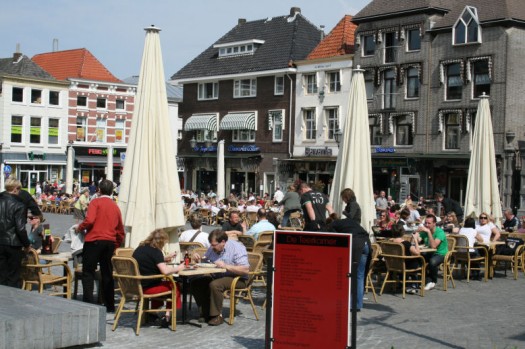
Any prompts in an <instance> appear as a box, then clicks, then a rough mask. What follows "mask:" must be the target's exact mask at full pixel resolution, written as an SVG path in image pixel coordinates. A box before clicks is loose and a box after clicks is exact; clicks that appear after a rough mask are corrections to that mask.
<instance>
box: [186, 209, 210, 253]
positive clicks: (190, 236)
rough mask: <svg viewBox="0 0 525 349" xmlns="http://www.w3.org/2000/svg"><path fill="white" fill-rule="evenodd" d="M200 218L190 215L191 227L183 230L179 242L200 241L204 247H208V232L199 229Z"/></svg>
mask: <svg viewBox="0 0 525 349" xmlns="http://www.w3.org/2000/svg"><path fill="white" fill-rule="evenodd" d="M201 224H202V223H201V220H200V219H199V216H198V215H196V214H194V215H192V216H191V217H190V225H191V227H192V229H189V230H186V231H183V232H182V234H181V235H180V237H179V242H200V243H201V244H202V245H203V246H204V247H206V248H209V247H210V242H209V241H208V233H206V232H204V231H201Z"/></svg>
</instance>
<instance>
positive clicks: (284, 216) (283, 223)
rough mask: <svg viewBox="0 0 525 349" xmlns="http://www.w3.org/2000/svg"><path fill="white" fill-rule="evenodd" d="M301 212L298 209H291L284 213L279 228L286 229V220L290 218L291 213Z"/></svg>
mask: <svg viewBox="0 0 525 349" xmlns="http://www.w3.org/2000/svg"><path fill="white" fill-rule="evenodd" d="M299 211H301V210H299V209H292V210H288V211H286V212H284V215H283V220H282V221H281V227H287V226H288V219H289V218H290V214H291V213H293V212H299Z"/></svg>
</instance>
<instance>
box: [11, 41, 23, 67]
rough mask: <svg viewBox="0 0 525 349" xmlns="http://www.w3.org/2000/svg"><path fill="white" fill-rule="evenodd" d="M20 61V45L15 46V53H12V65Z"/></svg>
mask: <svg viewBox="0 0 525 349" xmlns="http://www.w3.org/2000/svg"><path fill="white" fill-rule="evenodd" d="M20 59H22V53H21V52H20V43H17V44H16V52H15V53H13V63H18V62H19V61H20Z"/></svg>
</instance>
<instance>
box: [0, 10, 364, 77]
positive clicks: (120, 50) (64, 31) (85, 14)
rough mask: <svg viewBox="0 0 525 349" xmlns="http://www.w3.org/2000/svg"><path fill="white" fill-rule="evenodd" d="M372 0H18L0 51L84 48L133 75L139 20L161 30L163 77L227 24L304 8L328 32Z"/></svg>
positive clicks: (2, 21) (5, 15) (0, 28)
mask: <svg viewBox="0 0 525 349" xmlns="http://www.w3.org/2000/svg"><path fill="white" fill-rule="evenodd" d="M369 2H370V0H352V1H349V0H345V1H343V0H324V1H319V0H315V1H314V0H150V1H147V0H89V1H81V0H45V1H42V0H19V1H9V2H6V3H5V4H3V6H2V11H1V12H0V33H2V39H1V40H0V58H7V57H11V56H12V55H13V53H14V52H15V51H16V47H17V44H20V52H22V53H23V54H25V55H26V56H28V57H30V58H31V57H33V56H34V55H35V54H38V53H44V52H50V51H52V50H53V40H54V39H58V50H60V51H62V50H71V49H77V48H86V49H88V50H89V51H90V52H91V53H92V54H93V55H94V56H95V57H97V58H98V60H99V61H100V62H101V63H102V64H104V65H105V66H106V68H108V69H109V71H110V72H111V73H113V75H115V76H116V77H117V78H119V79H125V78H127V77H130V76H133V75H138V74H139V71H140V63H141V59H142V52H143V49H144V38H145V31H144V28H145V27H149V26H151V25H152V24H154V25H155V26H157V27H159V28H161V29H162V31H161V32H160V40H161V49H162V55H163V60H164V73H165V76H166V79H169V77H170V76H171V75H173V74H174V73H176V72H177V71H178V70H179V69H181V68H182V67H184V66H185V65H186V64H188V63H189V62H190V61H191V60H192V59H193V58H195V57H196V56H197V55H199V54H200V53H201V52H202V51H204V50H205V49H206V48H207V47H209V46H210V45H212V44H213V43H214V42H215V41H217V40H218V39H219V38H221V37H222V36H223V35H224V34H226V33H227V32H228V31H229V30H231V29H232V28H233V27H234V26H235V25H237V21H238V19H239V18H245V19H246V20H247V21H253V20H259V19H264V18H267V17H277V16H283V15H288V14H289V12H290V8H292V7H299V8H301V13H302V15H303V16H304V17H305V18H307V19H308V20H310V22H312V23H313V24H314V25H317V26H320V25H324V26H325V29H324V31H325V33H327V34H328V33H329V32H330V31H331V30H332V29H333V27H334V26H335V25H336V24H337V23H338V22H339V20H341V18H343V16H344V15H347V14H348V15H354V14H356V13H357V12H358V11H360V10H361V9H362V8H363V7H364V6H366V5H367V4H368V3H369Z"/></svg>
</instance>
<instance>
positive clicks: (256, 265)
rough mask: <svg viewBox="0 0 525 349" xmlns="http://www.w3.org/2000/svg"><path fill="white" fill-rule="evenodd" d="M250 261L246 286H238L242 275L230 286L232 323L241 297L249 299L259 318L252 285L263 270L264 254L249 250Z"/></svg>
mask: <svg viewBox="0 0 525 349" xmlns="http://www.w3.org/2000/svg"><path fill="white" fill-rule="evenodd" d="M248 261H249V263H250V272H249V274H248V280H247V281H246V287H244V288H237V283H238V282H239V280H240V279H241V277H240V276H237V277H236V278H235V279H233V282H232V284H231V287H230V291H229V295H230V319H229V322H228V323H229V324H230V325H233V322H234V317H235V305H236V304H237V302H238V301H239V299H240V298H243V299H247V300H249V301H250V304H251V306H252V309H253V313H254V314H255V318H256V319H257V321H258V320H259V314H258V313H257V309H256V308H255V304H254V303H253V297H252V285H253V281H254V280H255V277H256V276H257V275H260V274H261V272H262V271H261V268H262V261H263V256H262V254H261V253H253V252H248Z"/></svg>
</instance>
